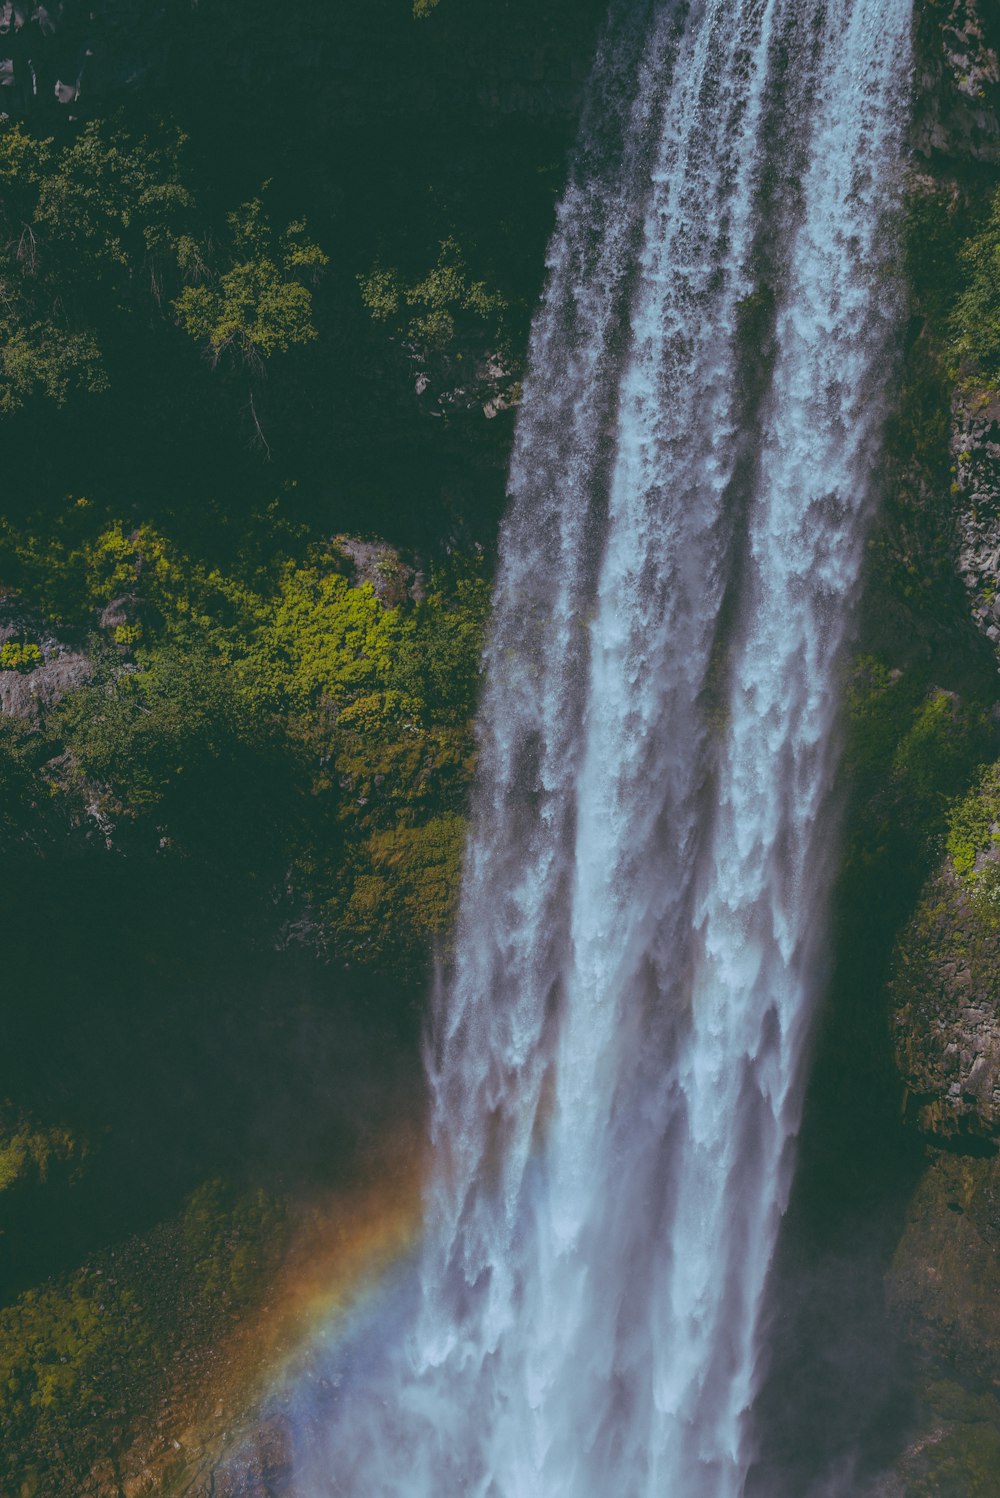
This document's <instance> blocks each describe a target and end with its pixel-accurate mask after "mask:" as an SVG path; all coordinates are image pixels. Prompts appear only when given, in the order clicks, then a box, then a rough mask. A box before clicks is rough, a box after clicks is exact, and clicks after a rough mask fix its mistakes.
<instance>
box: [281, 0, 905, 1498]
mask: <svg viewBox="0 0 1000 1498" xmlns="http://www.w3.org/2000/svg"><path fill="white" fill-rule="evenodd" d="M910 9H911V6H910V3H909V0H828V3H822V0H741V3H739V4H737V5H734V4H733V3H731V0H704V3H702V4H698V3H695V4H692V5H691V6H689V7H682V6H676V5H670V4H662V5H650V6H645V7H643V6H635V5H620V6H618V7H617V8H616V9H615V11H614V12H613V15H612V18H611V21H610V22H609V25H608V28H607V31H606V33H605V37H604V40H603V42H602V45H601V51H600V55H599V57H598V61H597V65H596V69H595V77H594V83H593V86H592V96H591V100H590V104H589V106H588V109H587V112H586V115H585V118H584V123H583V127H582V140H581V145H580V148H579V150H578V154H577V158H576V163H575V167H574V171H573V174H572V176H571V181H570V185H569V187H568V189H567V192H566V194H565V197H564V199H563V202H562V204H561V207H560V210H559V216H558V222H557V228H556V233H555V236H554V239H553V243H552V247H551V251H550V274H549V282H548V288H547V291H546V294H545V298H544V301H543V304H542V307H541V308H540V311H539V313H538V316H537V319H536V324H535V329H534V334H533V341H532V348H531V355H530V377H529V379H528V381H527V384H526V387H525V392H524V402H523V407H522V411H521V416H520V421H519V426H518V433H517V439H516V447H515V453H514V458H513V462H512V469H511V481H510V493H511V508H510V512H509V515H508V518H507V520H506V522H505V525H504V530H503V535H502V538H501V565H500V570H499V576H498V581H497V587H496V596H495V609H494V622H493V630H492V639H491V643H490V646H489V649H488V652H487V660H486V688H485V694H484V701H483V704H482V709H481V714H480V735H481V746H482V748H481V756H480V764H479V770H478V780H477V788H476V792H475V797H474V806H473V825H472V832H471V835H470V840H469V845H468V849H467V855H466V863H465V871H464V881H463V893H462V902H461V910H460V916H459V926H458V933H457V938H456V948H455V960H454V968H453V972H452V973H451V974H450V976H449V979H448V981H447V982H446V983H445V984H443V985H442V990H441V992H440V994H439V995H438V997H437V999H436V1002H435V1014H434V1023H433V1036H432V1038H431V1041H430V1042H429V1045H428V1075H429V1081H430V1088H431V1136H432V1160H433V1164H432V1167H431V1173H430V1180H429V1184H428V1187H427V1192H426V1200H425V1228H424V1243H423V1248H422V1250H421V1253H420V1256H419V1263H418V1264H417V1266H416V1268H415V1270H414V1279H413V1281H412V1282H410V1283H402V1282H401V1283H400V1285H399V1286H398V1287H397V1289H396V1291H395V1294H394V1296H393V1297H391V1298H389V1299H387V1300H386V1301H385V1303H384V1304H383V1306H382V1309H381V1311H380V1312H379V1311H376V1312H375V1313H374V1314H373V1316H372V1317H371V1318H370V1319H369V1321H368V1322H367V1323H366V1325H365V1327H364V1329H363V1332H362V1333H361V1334H359V1336H358V1337H357V1338H355V1340H354V1341H353V1342H351V1343H350V1344H349V1345H348V1346H346V1347H345V1348H344V1349H342V1351H341V1355H340V1357H341V1361H340V1364H339V1366H338V1368H337V1370H336V1373H335V1376H334V1377H333V1379H332V1382H333V1384H334V1386H335V1387H336V1388H337V1390H338V1393H337V1397H336V1400H335V1401H334V1403H333V1406H332V1408H330V1409H329V1410H327V1411H326V1413H325V1415H324V1419H323V1427H322V1429H319V1428H318V1427H317V1424H316V1421H315V1420H311V1421H310V1422H309V1426H308V1439H307V1440H306V1441H304V1442H303V1449H302V1451H301V1453H300V1460H299V1481H300V1482H301V1484H302V1485H303V1487H304V1491H306V1492H308V1493H309V1494H315V1495H316V1498H319V1495H323V1494H334V1493H336V1494H348V1495H352V1498H362V1495H364V1498H380V1495H385V1498H389V1495H394V1498H395V1495H401V1498H451V1495H459V1494H463V1495H464V1494H470V1495H471V1494H477V1495H483V1498H606V1495H607V1494H608V1493H610V1492H614V1493H616V1494H621V1495H623V1498H646V1495H648V1498H653V1495H670V1498H738V1495H739V1494H740V1493H741V1492H742V1490H743V1487H744V1484H745V1481H746V1476H747V1472H748V1469H749V1467H750V1463H751V1461H752V1459H753V1432H752V1422H751V1420H750V1418H749V1411H750V1409H751V1407H752V1403H753V1399H754V1394H755V1390H756V1387H757V1383H758V1380H759V1377H760V1372H761V1366H762V1357H763V1349H762V1348H761V1346H760V1338H759V1324H760V1315H761V1302H762V1297H763V1293H764V1287H765V1281H766V1276H767V1271H768V1267H769V1264H770V1262H771V1258H772V1256H773V1252H774V1245H775V1239H776V1234H777V1228H778V1223H779V1220H780V1217H781V1213H782V1211H783V1208H784V1205H785V1202H786V1198H787V1193H788V1188H789V1181H790V1172H791V1164H792V1149H791V1146H792V1142H793V1139H794V1135H795V1132H796V1129H797V1126H798V1121H799V1115H800V1108H801V1094H802V1090H803V1087H804V1082H805V1070H806V1065H805V1063H806V1058H807V1052H808V1038H809V1033H810V1020H811V1017H812V1014H813V1011H814V1008H815V1003H816V1000H817V997H818V993H819V990H820V988H821V985H822V972H823V963H824V956H825V952H824V947H825V931H826V914H825V913H826V908H827V905H828V900H829V892H830V885H831V879H832V874H833V866H834V861H835V849H836V837H835V832H836V818H835V814H834V808H833V807H832V805H831V794H830V790H831V784H832V780H833V769H834V766H835V760H836V745H837V733H836V719H837V706H838V704H837V672H836V666H837V661H838V657H839V652H840V648H841V645H842V643H843V641H844V639H845V636H846V632H847V630H848V628H849V623H850V617H851V610H852V607H853V604H854V601H855V596H856V590H857V583H858V574H859V569H860V562H861V555H862V550H863V545H864V537H865V524H866V517H867V513H868V509H869V493H870V489H871V474H872V471H873V467H874V464H875V461H876V457H877V446H878V438H879V434H880V427H881V422H882V416H883V406H884V395H885V389H886V384H887V378H888V372H889V371H890V370H891V365H892V360H891V356H890V351H891V349H892V347H893V342H894V334H895V328H896V325H897V321H898V313H899V306H898V293H897V287H896V283H895V278H894V275H893V270H892V267H893V260H894V240H893V229H892V226H893V212H894V207H895V203H896V194H897V188H898V179H899V175H900V163H901V156H902V136H903V130H904V126H905V116H906V107H907V100H908V93H909V50H910V43H909V28H910ZM776 184H780V185H779V186H776ZM765 213H766V214H767V215H768V217H767V220H766V222H765V221H764V220H763V219H762V215H763V214H765ZM764 276H766V279H764V278H763V277H764ZM751 345H753V346H751Z"/></svg>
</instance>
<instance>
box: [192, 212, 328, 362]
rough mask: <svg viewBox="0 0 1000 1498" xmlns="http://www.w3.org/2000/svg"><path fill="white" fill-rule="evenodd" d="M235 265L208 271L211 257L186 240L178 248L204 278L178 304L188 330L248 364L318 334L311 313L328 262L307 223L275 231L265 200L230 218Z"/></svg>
mask: <svg viewBox="0 0 1000 1498" xmlns="http://www.w3.org/2000/svg"><path fill="white" fill-rule="evenodd" d="M228 222H229V232H230V236H231V250H230V255H231V257H232V263H231V264H230V265H229V266H228V267H227V268H226V269H225V270H222V271H221V272H218V273H216V274H213V273H212V272H211V270H210V257H209V255H208V253H207V252H205V253H204V254H203V253H202V252H201V250H200V249H199V247H198V246H197V244H196V242H195V241H193V240H191V239H186V240H185V241H184V242H183V243H182V245H181V246H180V250H179V259H180V263H181V265H182V266H183V267H184V268H185V270H186V271H187V272H188V273H194V274H196V275H199V276H204V277H205V279H204V280H203V281H201V283H200V284H198V285H193V286H186V287H185V288H184V290H183V291H182V292H181V294H180V296H179V297H178V298H177V299H176V300H175V302H174V310H175V312H176V314H177V318H178V321H179V323H180V325H181V327H182V328H184V330H185V332H187V333H189V334H190V335H191V337H192V338H195V339H196V340H197V341H198V342H199V343H202V344H203V345H204V346H205V347H206V348H207V349H208V350H209V352H210V353H211V356H212V358H213V360H218V359H219V358H220V356H221V355H222V354H224V353H225V352H226V351H227V350H229V349H236V350H237V351H238V352H239V353H241V354H242V356H243V357H244V359H246V360H248V361H251V362H253V361H255V360H260V359H268V358H270V357H271V355H272V354H275V353H287V352H288V350H289V349H291V348H293V347H294V346H295V345H296V344H302V343H309V342H311V341H312V340H313V339H314V338H316V336H317V329H316V325H315V323H314V321H313V316H312V291H311V290H310V288H309V286H308V285H306V280H307V279H308V280H312V279H314V278H315V276H316V274H317V273H318V272H319V271H320V270H322V268H323V266H325V265H326V264H327V263H328V257H327V255H325V254H324V252H323V251H322V250H321V249H320V247H319V245H318V244H316V243H315V242H314V241H312V240H311V239H309V238H308V235H307V232H306V226H305V224H304V223H303V222H302V221H299V220H297V221H295V222H293V223H291V224H289V225H288V226H287V228H286V229H285V230H284V232H283V233H281V234H276V233H275V231H274V230H273V229H272V227H271V223H270V220H269V218H268V217H267V214H266V213H265V211H264V207H263V203H262V201H261V199H260V198H253V199H252V200H251V201H250V202H248V203H244V204H243V205H242V206H241V207H240V208H238V209H237V210H235V211H234V212H233V213H231V214H229V219H228Z"/></svg>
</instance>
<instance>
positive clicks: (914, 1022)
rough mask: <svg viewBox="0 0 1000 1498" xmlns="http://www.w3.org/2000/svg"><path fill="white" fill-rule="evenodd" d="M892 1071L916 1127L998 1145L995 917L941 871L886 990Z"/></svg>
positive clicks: (999, 969)
mask: <svg viewBox="0 0 1000 1498" xmlns="http://www.w3.org/2000/svg"><path fill="white" fill-rule="evenodd" d="M892 1000H893V1012H892V1024H893V1035H894V1046H895V1053H896V1063H897V1066H898V1068H899V1071H900V1075H901V1076H902V1078H903V1080H904V1082H905V1084H906V1088H907V1091H908V1094H909V1102H908V1107H909V1110H910V1112H911V1114H913V1115H914V1116H915V1120H916V1122H917V1125H918V1127H919V1128H920V1129H921V1130H922V1131H923V1132H925V1133H927V1134H929V1135H931V1136H936V1137H938V1138H939V1139H942V1140H948V1141H952V1140H959V1139H961V1138H964V1137H969V1136H972V1137H974V1138H980V1139H988V1138H991V1137H993V1136H996V1135H1000V910H998V911H997V913H996V915H995V916H994V915H993V914H992V910H990V911H989V912H984V911H983V910H982V909H980V908H977V905H976V899H975V896H974V894H973V893H972V892H971V891H970V890H969V889H968V888H967V887H966V886H965V885H964V884H963V883H962V881H961V880H960V879H959V877H958V876H957V875H956V874H955V873H954V871H953V870H952V869H951V867H950V865H947V866H946V867H945V868H943V869H942V870H941V871H940V873H939V874H938V876H937V877H936V879H935V880H934V881H933V882H932V884H931V885H930V887H929V888H928V890H927V891H926V893H925V898H924V900H923V902H922V903H921V906H920V909H919V910H918V912H917V914H916V916H915V918H914V920H913V922H912V923H911V926H910V929H909V931H908V932H907V933H906V935H905V937H904V939H903V941H902V942H901V944H900V948H899V953H898V957H897V962H896V970H895V974H894V977H893V981H892Z"/></svg>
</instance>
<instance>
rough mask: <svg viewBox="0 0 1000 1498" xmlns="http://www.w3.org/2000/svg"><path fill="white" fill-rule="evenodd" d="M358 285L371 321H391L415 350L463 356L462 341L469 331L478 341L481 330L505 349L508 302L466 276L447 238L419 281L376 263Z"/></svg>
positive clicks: (461, 256)
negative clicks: (477, 337) (434, 262)
mask: <svg viewBox="0 0 1000 1498" xmlns="http://www.w3.org/2000/svg"><path fill="white" fill-rule="evenodd" d="M358 284H359V285H360V287H361V300H362V301H363V303H364V305H365V306H366V308H367V309H368V311H369V313H370V314H371V316H372V317H373V318H374V320H375V321H376V322H384V323H387V324H389V326H390V327H391V328H392V330H393V332H394V333H395V334H396V335H397V336H398V337H399V338H400V339H402V341H403V342H404V343H405V344H406V346H407V347H408V348H410V349H412V350H413V351H414V352H418V353H423V354H424V355H427V354H430V353H439V354H440V353H444V352H451V353H453V354H455V356H456V357H459V358H461V357H462V353H461V349H460V343H461V339H462V337H463V335H467V334H468V333H469V332H470V331H474V332H476V333H477V334H478V336H479V338H480V340H481V338H482V335H483V334H484V333H485V336H486V338H487V340H488V341H489V343H490V344H491V345H492V347H493V348H494V349H501V348H502V349H506V346H507V342H508V339H507V334H506V317H507V313H508V311H509V304H508V302H507V300H506V298H505V297H503V296H502V295H501V294H500V293H499V292H497V291H490V290H489V289H488V287H487V285H486V283H485V282H484V281H474V280H472V279H471V278H470V275H469V270H468V267H467V265H466V261H465V256H464V254H463V252H462V249H461V247H460V245H459V244H458V242H457V240H455V239H453V238H451V237H449V238H447V239H443V240H442V241H441V246H440V252H439V254H438V258H437V263H436V264H435V265H434V266H433V267H432V268H431V269H430V270H429V271H428V272H427V273H426V274H425V275H424V276H422V277H421V278H420V279H419V280H417V281H406V280H404V278H403V277H402V276H401V275H400V273H399V272H398V271H397V270H393V269H388V268H386V267H385V266H382V265H376V266H373V267H372V269H371V270H370V271H369V272H368V274H367V275H364V276H360V277H359V278H358Z"/></svg>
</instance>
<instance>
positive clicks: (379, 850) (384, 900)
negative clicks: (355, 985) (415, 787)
mask: <svg viewBox="0 0 1000 1498" xmlns="http://www.w3.org/2000/svg"><path fill="white" fill-rule="evenodd" d="M464 839H465V821H464V818H462V817H461V816H459V815H458V814H457V813H455V812H448V813H445V814H444V815H443V816H439V817H432V818H431V819H430V820H429V821H427V822H424V823H423V824H422V825H420V826H415V827H407V826H396V827H391V828H387V829H385V830H384V831H379V832H375V833H373V834H372V836H371V837H370V838H368V839H367V840H366V841H365V842H364V843H363V844H362V845H361V847H360V849H359V852H360V855H361V856H360V858H359V859H358V861H357V864H356V867H355V870H354V878H353V880H352V881H351V882H350V885H349V893H348V894H347V898H346V899H345V900H343V901H342V902H339V901H338V902H335V903H334V904H333V906H332V909H331V918H332V925H333V929H334V930H335V932H336V933H337V935H338V936H339V937H340V939H341V941H342V942H343V944H344V947H345V949H346V950H347V951H348V952H349V953H350V954H351V955H352V956H355V957H357V958H360V959H361V960H367V961H373V960H374V961H379V960H385V959H386V958H387V957H391V956H393V955H394V954H396V953H397V952H398V951H399V948H400V946H401V945H404V946H410V947H415V948H417V949H420V948H422V947H426V946H427V945H428V944H429V943H430V942H432V941H436V940H438V939H440V938H442V937H447V934H448V932H449V931H450V929H451V925H452V921H453V917H454V913H455V901H456V898H457V895H458V884H459V875H460V871H461V857H462V847H463V843H464Z"/></svg>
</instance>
